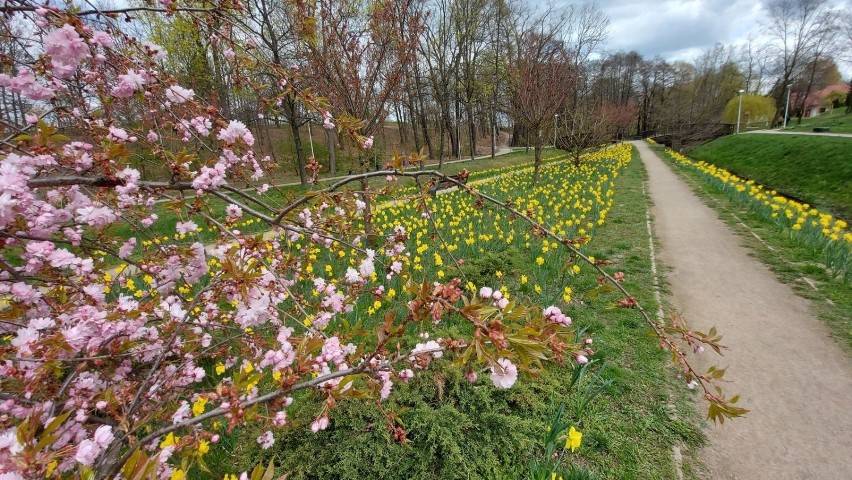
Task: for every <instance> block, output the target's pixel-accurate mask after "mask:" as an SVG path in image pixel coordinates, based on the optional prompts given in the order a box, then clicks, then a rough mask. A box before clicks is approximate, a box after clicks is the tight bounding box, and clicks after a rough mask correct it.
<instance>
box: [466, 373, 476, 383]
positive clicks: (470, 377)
mask: <svg viewBox="0 0 852 480" xmlns="http://www.w3.org/2000/svg"><path fill="white" fill-rule="evenodd" d="M464 378H466V379H467V381H468V382H470V383H476V380H477V379H478V378H479V375H477V374H476V372H474V371H473V370H468V371H467V373H465V374H464Z"/></svg>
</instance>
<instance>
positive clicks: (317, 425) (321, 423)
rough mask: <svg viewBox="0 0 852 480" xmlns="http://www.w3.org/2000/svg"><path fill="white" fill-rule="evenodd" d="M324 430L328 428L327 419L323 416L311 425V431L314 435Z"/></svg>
mask: <svg viewBox="0 0 852 480" xmlns="http://www.w3.org/2000/svg"><path fill="white" fill-rule="evenodd" d="M326 428H328V417H327V416H325V415H323V416H322V417H320V418H318V419H316V420H314V422H313V423H311V431H312V432H314V433H317V432H319V431H320V430H325V429H326Z"/></svg>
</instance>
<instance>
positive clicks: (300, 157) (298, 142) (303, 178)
mask: <svg viewBox="0 0 852 480" xmlns="http://www.w3.org/2000/svg"><path fill="white" fill-rule="evenodd" d="M290 131H291V132H293V144H294V145H295V146H296V170H297V171H298V173H299V183H301V184H302V186H303V187H307V186H308V176H307V174H305V150H304V148H303V147H302V137H301V135H300V134H299V124H298V123H296V122H295V121H293V120H291V121H290Z"/></svg>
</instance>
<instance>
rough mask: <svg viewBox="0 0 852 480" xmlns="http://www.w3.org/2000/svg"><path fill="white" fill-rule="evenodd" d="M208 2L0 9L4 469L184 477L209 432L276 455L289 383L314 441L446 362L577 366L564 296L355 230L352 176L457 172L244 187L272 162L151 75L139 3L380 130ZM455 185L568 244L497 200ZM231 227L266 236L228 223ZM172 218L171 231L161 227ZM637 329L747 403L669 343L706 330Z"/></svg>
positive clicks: (318, 104)
mask: <svg viewBox="0 0 852 480" xmlns="http://www.w3.org/2000/svg"><path fill="white" fill-rule="evenodd" d="M208 5H212V6H210V7H189V6H187V7H183V6H182V4H179V3H178V2H175V1H171V0H161V1H160V2H159V3H153V2H151V3H147V2H146V3H145V4H144V5H142V6H138V7H128V8H123V9H119V10H109V11H105V10H99V9H94V8H92V9H86V8H77V7H68V8H60V7H52V6H38V5H34V4H31V3H29V2H27V1H24V0H12V1H9V2H6V3H5V4H4V5H3V6H2V7H0V10H2V12H3V13H4V19H3V23H2V28H3V29H4V30H5V31H7V32H8V31H10V29H11V28H12V25H15V27H14V28H15V29H16V31H19V32H23V33H22V34H20V35H19V36H17V37H15V38H14V41H17V42H20V43H21V44H22V45H23V44H26V45H27V48H26V51H27V53H28V55H27V56H26V58H25V59H23V60H20V61H16V62H14V65H13V67H14V68H13V69H11V70H8V71H7V72H6V73H3V74H0V85H2V86H3V87H4V88H6V89H8V90H10V91H12V92H14V93H15V94H19V95H20V96H21V97H22V98H24V99H26V102H27V103H26V105H27V112H26V115H25V117H24V118H22V119H21V121H20V122H15V121H9V120H8V119H4V120H2V122H3V125H2V130H3V132H2V138H0V248H2V255H0V295H2V302H3V304H2V307H0V332H3V333H2V335H3V337H2V340H0V471H2V472H4V473H2V474H0V477H2V478H4V479H18V478H36V477H38V478H43V477H44V476H59V477H64V478H72V477H80V478H114V477H116V476H117V475H121V478H163V477H171V478H184V476H185V475H186V472H187V471H189V469H191V468H193V467H194V466H195V465H196V464H203V456H204V454H206V453H207V452H208V451H209V450H210V449H211V448H215V444H216V443H217V441H218V440H219V433H218V432H219V431H220V430H217V428H218V427H217V426H216V425H217V424H223V426H222V428H224V429H226V430H227V431H231V430H233V429H234V428H237V427H239V426H241V425H246V424H254V425H261V426H262V427H263V428H262V430H263V431H264V433H263V434H261V435H260V436H259V437H258V438H257V441H258V443H259V444H260V445H261V446H262V447H264V448H269V447H270V446H271V445H272V444H274V442H275V434H274V431H275V429H278V428H282V427H284V426H285V425H287V422H288V417H287V409H288V407H289V406H290V405H291V403H292V402H294V401H299V398H300V397H299V395H300V393H301V392H302V391H308V390H310V391H313V392H314V394H316V395H320V396H321V397H322V398H324V399H325V402H324V403H323V406H322V408H321V409H319V410H318V411H317V412H316V418H315V421H314V422H313V424H312V426H311V429H312V430H313V431H314V432H316V431H319V430H322V429H325V428H327V427H328V426H329V422H330V421H331V419H332V418H333V408H334V406H335V404H336V402H337V401H338V400H339V399H341V398H345V397H354V398H365V397H366V398H375V399H377V400H379V401H381V400H384V399H386V398H387V397H388V396H389V395H390V393H391V391H392V388H393V385H394V383H395V382H406V381H408V380H409V379H410V378H412V376H413V375H415V374H416V372H418V371H421V370H424V369H427V368H429V365H430V363H431V362H432V361H433V360H434V359H435V358H438V357H441V356H446V357H451V358H453V359H454V361H455V364H456V365H457V367H458V368H460V369H463V370H464V371H466V372H467V374H468V378H469V380H470V381H477V376H478V374H479V373H486V374H487V375H488V379H489V380H490V381H491V382H492V383H493V384H494V385H495V386H496V387H498V388H510V387H511V386H512V385H513V384H514V383H515V382H516V381H517V380H518V375H519V373H520V372H524V371H529V370H531V369H535V368H538V367H540V366H541V364H542V362H545V361H555V362H560V363H570V362H580V363H582V362H584V361H587V357H586V356H587V355H589V354H590V350H589V347H588V346H587V345H586V344H584V343H583V342H580V343H577V341H576V340H575V331H574V330H573V328H572V326H571V320H570V319H569V318H568V317H567V316H565V315H564V314H563V313H562V312H561V311H560V310H559V309H558V308H556V307H553V306H551V307H548V308H544V309H543V308H541V307H537V306H533V305H523V304H520V303H518V302H516V301H509V300H508V299H507V298H504V297H503V295H502V293H501V292H500V291H499V290H498V291H493V290H491V289H490V288H487V287H485V288H482V289H481V290H479V291H478V292H477V294H475V295H465V293H464V291H463V290H462V289H461V288H460V280H458V279H453V280H449V281H443V282H433V279H429V278H424V277H423V276H422V275H421V276H418V275H416V274H415V272H411V271H409V270H408V268H407V265H408V262H407V261H406V258H407V253H408V252H407V251H406V242H407V240H408V233H407V232H406V231H405V229H403V228H402V227H397V228H395V229H393V231H390V232H386V233H385V234H383V235H382V236H378V235H377V236H378V237H379V238H377V239H376V241H374V242H371V243H370V245H368V244H367V242H366V241H365V239H364V234H365V231H364V230H365V222H364V218H363V217H364V209H365V205H364V202H363V200H362V199H361V198H362V197H360V196H359V195H363V192H361V193H360V194H355V193H351V192H350V191H348V190H346V189H345V186H346V185H347V184H348V183H350V182H359V181H360V180H362V179H365V178H372V177H377V178H380V179H381V178H385V177H388V178H389V185H392V184H393V182H392V181H390V180H393V179H394V178H399V177H409V178H414V179H416V180H418V181H419V180H420V179H426V178H427V177H429V176H440V177H441V178H443V179H444V180H445V181H450V182H452V181H453V180H452V179H450V178H449V177H443V176H441V175H440V174H436V173H432V172H406V171H403V170H402V168H401V165H402V161H401V159H397V161H396V163H395V165H396V168H395V169H393V170H387V171H381V172H371V173H362V174H360V175H355V176H352V177H350V178H348V179H345V180H342V181H340V182H338V183H335V184H332V185H330V186H328V187H327V188H324V189H318V190H315V191H314V192H312V194H311V195H310V196H306V197H303V198H299V199H291V200H288V201H285V202H284V203H283V204H276V203H273V202H272V201H271V200H268V199H267V198H266V197H265V196H263V195H262V193H263V192H264V191H266V189H268V185H266V184H261V185H260V186H259V187H258V188H257V189H256V191H245V190H239V189H237V188H234V187H233V186H232V185H233V184H234V183H236V182H238V181H241V180H245V181H251V182H254V184H260V182H261V181H262V180H261V179H262V178H263V176H264V173H265V172H264V170H265V167H266V166H267V165H268V164H269V160H268V159H267V158H258V156H256V154H255V151H254V149H253V146H254V143H255V139H254V135H253V133H252V131H251V129H249V128H248V127H247V126H246V125H245V124H244V123H242V122H240V121H238V120H233V119H228V118H223V117H222V116H221V115H220V109H219V108H218V107H217V105H216V104H213V103H210V102H205V101H203V100H202V99H200V98H199V97H198V96H197V95H196V94H195V92H194V91H193V90H192V89H189V88H187V87H185V86H182V85H180V84H178V83H177V82H176V81H175V80H174V79H173V78H172V77H170V76H169V75H167V74H165V73H163V71H162V70H161V68H160V66H159V65H160V62H161V60H162V59H163V58H164V56H165V55H167V54H168V53H167V51H166V49H165V48H163V47H162V46H159V45H156V44H153V43H150V42H146V41H142V40H140V39H138V38H135V37H133V36H132V35H129V34H127V33H126V32H124V31H123V30H122V24H124V23H125V20H130V19H132V16H133V15H135V14H137V13H138V12H141V11H145V12H147V13H153V14H159V15H186V16H187V17H188V18H191V19H193V21H198V22H205V25H207V26H208V28H211V29H212V31H213V32H214V33H213V36H212V38H211V39H210V40H211V44H213V45H216V46H217V48H220V49H222V52H223V55H222V56H223V58H225V59H226V60H227V61H228V62H229V68H230V76H231V81H232V82H234V84H235V85H241V86H242V88H257V89H258V90H260V89H263V87H264V86H265V85H266V82H269V78H268V77H264V78H261V79H258V78H256V77H255V76H253V75H252V72H255V71H259V70H262V71H264V72H274V74H275V79H274V81H275V83H276V85H277V88H275V89H267V90H269V91H275V92H278V93H276V95H280V96H281V97H282V98H285V97H289V96H295V97H297V98H299V100H300V101H301V102H302V103H303V104H304V105H305V106H306V107H307V108H309V109H311V110H313V111H314V112H316V113H317V114H318V115H321V116H322V117H323V118H324V119H325V126H326V128H336V129H337V130H338V132H339V133H340V134H341V135H347V136H349V138H351V139H352V141H353V143H354V144H356V145H360V146H361V148H363V149H365V150H366V149H369V148H370V141H369V139H368V138H365V137H363V136H362V135H361V134H360V130H359V129H360V125H361V124H360V123H359V122H358V121H357V120H356V119H355V118H353V117H351V116H347V115H345V114H338V115H335V114H334V112H335V108H334V106H333V105H330V104H329V103H328V102H327V101H326V100H324V99H323V98H320V97H318V96H316V95H314V94H313V93H311V92H305V91H300V90H298V89H296V88H295V87H293V85H298V84H300V83H301V82H298V81H295V80H297V79H299V75H301V74H300V72H298V71H296V70H287V69H284V68H282V67H281V66H280V65H264V68H262V69H260V68H259V64H260V62H263V61H264V60H263V58H261V57H260V56H255V55H254V53H253V52H254V50H255V47H254V46H255V43H254V40H253V39H252V36H251V32H250V31H247V30H240V28H239V23H238V22H233V21H231V20H230V19H231V18H233V17H232V16H233V15H240V13H241V9H242V6H241V4H240V3H239V2H237V1H232V0H223V1H221V2H208ZM294 5H296V6H297V7H299V6H300V5H301V3H300V2H294ZM300 11H301V10H300ZM307 20H309V18H308V17H306V18H305V22H303V24H304V25H308V26H309V25H310V22H309V21H307ZM22 26H23V27H22ZM306 28H308V27H306ZM7 64H8V63H7ZM268 100H269V101H268V102H266V104H268V105H274V104H275V103H276V102H275V100H276V99H275V98H272V99H268ZM258 113H263V112H258ZM140 158H142V159H143V160H144V161H147V162H156V163H157V164H158V165H161V166H162V167H163V170H165V171H167V172H168V174H167V175H164V176H162V177H152V178H148V177H146V176H143V175H142V173H140V171H139V170H137V169H135V168H133V167H132V166H131V165H132V164H133V162H134V161H138V160H139V159H140ZM465 188H466V187H465ZM389 189H390V186H389V187H383V190H382V191H383V192H386V191H389ZM468 191H469V192H470V194H471V195H478V196H480V197H481V200H482V201H483V202H487V203H490V204H491V205H493V206H494V207H495V208H498V209H503V210H508V211H509V212H510V213H511V214H512V215H516V216H517V218H520V219H523V220H524V221H527V222H529V224H530V228H533V229H535V230H534V231H535V232H536V233H538V234H541V235H548V236H551V237H553V238H554V239H557V240H559V241H560V243H562V244H563V245H565V247H566V248H572V247H571V243H570V241H568V240H564V239H560V238H559V237H558V236H556V235H554V234H552V233H550V232H549V231H548V230H547V229H546V227H545V226H541V225H536V224H535V222H533V221H532V220H531V219H530V218H529V217H527V216H526V215H524V214H523V213H522V212H518V211H516V210H514V209H513V207H512V206H511V205H507V204H506V203H504V202H502V201H500V200H499V199H495V198H492V197H488V196H484V195H482V194H480V193H478V192H475V191H473V190H470V189H468ZM243 218H252V219H254V220H258V221H259V222H261V223H262V224H264V225H265V229H264V230H262V231H259V232H254V233H247V232H243V231H240V230H239V229H238V228H237V224H238V223H239V222H240V221H241V219H243ZM163 230H167V231H168V233H169V235H170V236H172V238H174V241H173V242H162V241H160V240H159V239H158V238H157V235H156V233H155V232H157V231H163ZM320 252H322V253H325V254H329V255H333V256H339V257H346V258H347V259H348V260H349V264H350V266H349V267H348V268H347V269H346V271H345V273H344V274H341V275H337V276H334V277H331V276H329V277H328V278H326V276H323V275H320V274H319V272H314V271H313V270H312V267H311V264H312V263H311V262H312V260H313V259H315V258H316V255H317V254H318V253H320ZM576 253H577V254H579V252H576ZM601 273H602V274H604V272H603V271H602V270H601ZM391 279H402V280H403V281H404V284H405V285H406V291H405V292H404V294H402V293H403V292H401V294H400V295H399V296H397V297H396V299H395V300H393V299H392V298H389V297H388V296H387V294H386V292H385V289H384V286H383V282H386V281H389V280H391ZM614 284H615V285H616V286H617V287H618V288H621V287H620V285H619V284H618V283H617V282H614ZM624 294H625V295H627V293H626V292H624ZM364 295H368V296H374V297H375V298H377V299H380V298H381V299H385V300H386V301H388V302H393V303H394V305H395V307H396V308H393V309H388V310H387V311H386V312H387V313H385V314H384V315H383V316H382V317H381V318H378V319H375V321H374V322H373V323H371V324H369V325H367V324H362V323H360V322H359V323H354V324H352V323H350V319H351V316H350V315H349V312H351V311H352V309H353V308H354V306H355V305H356V302H357V300H358V298H359V297H360V296H364ZM629 298H630V297H629ZM631 306H635V305H631ZM641 313H642V314H643V315H645V314H644V311H642V312H641ZM448 317H454V318H456V319H459V320H460V321H464V322H467V323H468V324H469V326H470V328H469V329H468V330H469V331H470V332H471V333H470V334H468V335H465V336H460V337H458V338H439V339H432V340H425V339H420V338H418V337H417V336H416V335H412V334H411V332H412V331H414V332H421V333H424V337H425V336H426V335H425V333H426V332H428V330H429V329H430V328H431V326H432V325H433V324H435V323H440V322H442V321H445V320H446V319H447V318H448ZM645 317H646V319H647V318H648V317H647V315H645ZM649 322H650V320H649ZM651 323H652V325H655V330H656V331H657V333H658V334H659V335H660V338H661V342H662V343H663V344H664V345H666V346H667V347H668V348H670V349H671V350H672V351H673V354H674V356H675V359H676V360H677V362H678V363H679V364H680V365H681V367H682V370H683V372H684V373H685V375H686V376H687V381H694V382H696V383H697V384H700V385H702V386H703V387H704V388H705V391H706V392H707V397H708V399H709V400H711V402H712V408H716V409H718V412H720V413H718V414H717V415H716V416H717V417H718V418H724V417H725V416H736V415H738V414H740V413H741V411H739V410H737V409H736V408H735V407H733V406H732V405H731V403H730V402H729V401H727V400H725V399H724V397H722V396H721V393H719V394H713V393H712V391H711V390H709V389H707V388H708V386H709V383H710V381H711V380H713V375H707V374H699V373H697V372H695V371H694V370H693V369H692V367H691V366H690V365H689V364H688V362H687V361H686V357H685V355H684V354H683V352H682V350H681V349H680V348H679V347H678V346H677V345H676V344H675V343H674V340H672V338H671V337H670V336H671V335H672V334H675V336H682V337H683V338H685V339H686V340H687V342H689V343H691V344H701V343H706V344H710V345H712V346H717V344H716V343H715V342H716V341H717V339H716V338H713V337H710V336H700V335H696V334H693V333H691V332H688V331H687V330H686V329H685V328H684V329H679V328H677V326H674V327H664V326H662V325H660V324H655V323H653V322H651ZM666 328H668V329H669V330H666Z"/></svg>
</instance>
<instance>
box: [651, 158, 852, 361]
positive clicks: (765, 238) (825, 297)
mask: <svg viewBox="0 0 852 480" xmlns="http://www.w3.org/2000/svg"><path fill="white" fill-rule="evenodd" d="M652 148H654V150H655V151H656V152H657V153H658V154H659V155H660V156H661V157H662V158H663V159H665V160H667V161H668V162H669V164H670V165H672V166H674V167H675V171H676V172H678V173H679V174H680V175H681V177H682V178H684V180H686V181H687V183H689V185H690V186H691V187H692V188H693V191H695V192H696V193H698V195H699V197H700V198H701V199H702V200H703V201H704V203H705V204H707V205H708V206H710V207H712V208H713V209H715V210H716V212H717V213H718V215H719V216H720V218H722V220H724V221H725V222H726V223H727V224H728V225H729V226H730V227H731V228H732V229H733V230H734V231H736V232H737V233H739V234H740V236H741V239H742V241H743V244H745V245H746V246H747V247H749V248H750V249H751V251H752V252H753V254H754V255H755V256H756V257H757V258H759V259H760V260H761V261H763V263H765V264H766V265H768V266H769V267H770V268H771V269H772V270H773V272H775V274H776V276H777V277H778V279H779V280H781V281H782V282H784V283H786V284H788V285H790V286H791V287H792V288H793V289H794V290H795V291H796V293H797V294H798V295H800V296H802V297H804V298H807V299H809V300H811V303H810V305H811V309H812V311H813V312H814V314H815V315H816V316H818V317H820V318H822V319H823V320H824V321H825V322H826V324H827V325H828V326H829V329H830V330H831V332H832V335H833V337H834V338H835V339H837V341H838V342H839V343H840V344H841V345H843V346H844V347H845V348H846V349H847V352H852V287H850V285H849V284H848V283H844V281H843V279H842V278H841V277H837V276H834V275H831V274H830V273H829V272H828V271H827V269H826V268H825V266H824V264H823V256H822V254H821V253H820V252H816V251H814V250H813V249H812V248H809V247H807V246H806V245H804V244H802V243H801V242H799V241H796V239H795V238H794V237H792V236H791V235H790V233H789V232H788V231H785V230H782V229H779V228H778V227H777V226H776V225H774V224H772V223H770V222H768V221H766V220H765V219H764V218H763V217H761V216H760V215H759V214H758V213H757V212H755V211H753V210H750V209H748V208H746V207H745V206H742V205H738V204H736V203H735V202H733V201H731V199H730V198H729V197H728V196H727V195H726V194H725V193H724V192H722V191H720V190H718V189H716V188H713V187H712V186H710V185H709V184H708V183H706V182H705V181H703V180H702V179H701V177H699V175H698V174H697V173H696V172H695V171H694V170H692V169H689V168H686V167H683V166H680V165H679V164H678V163H676V162H674V161H672V159H671V157H670V156H669V155H668V154H667V153H666V150H665V149H664V148H662V147H661V146H659V145H652ZM754 235H757V236H759V237H760V240H758V239H757V238H755V236H754Z"/></svg>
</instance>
